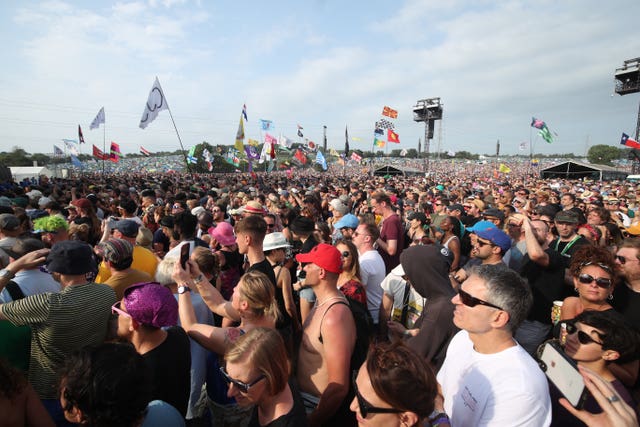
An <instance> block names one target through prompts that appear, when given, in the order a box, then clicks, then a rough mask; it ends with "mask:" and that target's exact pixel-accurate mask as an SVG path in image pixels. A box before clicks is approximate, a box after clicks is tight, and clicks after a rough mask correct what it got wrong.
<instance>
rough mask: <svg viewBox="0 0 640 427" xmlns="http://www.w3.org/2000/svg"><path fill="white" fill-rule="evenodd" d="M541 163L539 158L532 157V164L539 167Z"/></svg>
mask: <svg viewBox="0 0 640 427" xmlns="http://www.w3.org/2000/svg"><path fill="white" fill-rule="evenodd" d="M539 164H540V160H538V159H532V160H531V166H535V167H537V166H538V165H539Z"/></svg>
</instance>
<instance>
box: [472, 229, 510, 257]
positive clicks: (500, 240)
mask: <svg viewBox="0 0 640 427" xmlns="http://www.w3.org/2000/svg"><path fill="white" fill-rule="evenodd" d="M474 233H475V234H476V236H478V237H480V238H481V239H485V240H488V241H490V242H491V243H493V244H494V245H496V246H498V247H500V249H502V252H506V251H508V250H509V249H510V248H511V239H510V238H509V236H508V235H507V233H505V232H504V231H502V230H500V229H498V228H495V226H494V228H487V229H484V230H479V231H475V232H474Z"/></svg>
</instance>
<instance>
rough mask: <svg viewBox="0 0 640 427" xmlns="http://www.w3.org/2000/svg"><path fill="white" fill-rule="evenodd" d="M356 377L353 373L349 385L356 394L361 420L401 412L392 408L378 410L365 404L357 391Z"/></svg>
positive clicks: (355, 373) (369, 404)
mask: <svg viewBox="0 0 640 427" xmlns="http://www.w3.org/2000/svg"><path fill="white" fill-rule="evenodd" d="M357 376H358V375H357V372H356V371H354V372H353V376H352V377H351V380H352V381H351V384H353V390H354V391H355V393H356V399H358V408H359V409H360V416H361V417H362V418H367V416H368V415H369V414H399V413H401V412H403V411H401V410H399V409H394V408H378V407H376V406H373V405H372V404H371V403H369V402H367V401H366V400H365V398H364V397H362V395H361V394H360V392H359V391H358V385H357V384H356V377H357Z"/></svg>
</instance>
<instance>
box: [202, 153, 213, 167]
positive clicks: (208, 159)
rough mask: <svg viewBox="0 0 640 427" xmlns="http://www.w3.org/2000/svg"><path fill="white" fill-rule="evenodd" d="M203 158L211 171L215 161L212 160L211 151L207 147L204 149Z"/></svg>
mask: <svg viewBox="0 0 640 427" xmlns="http://www.w3.org/2000/svg"><path fill="white" fill-rule="evenodd" d="M202 158H203V159H204V161H205V163H206V164H207V169H208V170H209V172H211V171H212V170H213V163H212V162H211V153H210V152H209V150H207V149H206V148H205V149H203V150H202Z"/></svg>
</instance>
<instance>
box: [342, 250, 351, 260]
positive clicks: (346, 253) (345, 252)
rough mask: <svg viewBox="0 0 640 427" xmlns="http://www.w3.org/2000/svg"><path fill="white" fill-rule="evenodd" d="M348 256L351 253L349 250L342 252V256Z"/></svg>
mask: <svg viewBox="0 0 640 427" xmlns="http://www.w3.org/2000/svg"><path fill="white" fill-rule="evenodd" d="M350 256H351V253H350V252H349V251H343V252H342V258H349V257H350Z"/></svg>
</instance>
